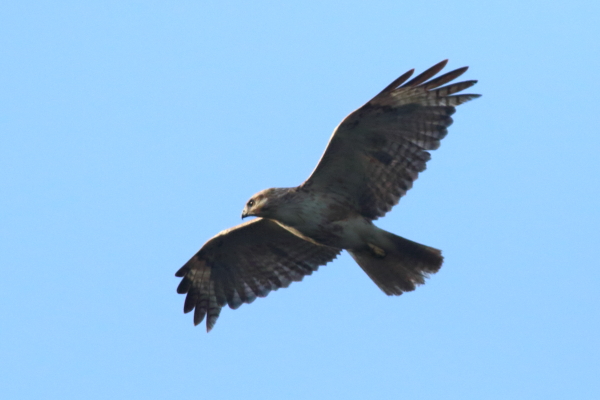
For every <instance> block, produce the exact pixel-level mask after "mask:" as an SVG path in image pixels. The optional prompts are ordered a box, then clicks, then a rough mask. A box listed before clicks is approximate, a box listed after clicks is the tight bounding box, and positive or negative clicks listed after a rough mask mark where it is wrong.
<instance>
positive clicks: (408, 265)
mask: <svg viewBox="0 0 600 400" xmlns="http://www.w3.org/2000/svg"><path fill="white" fill-rule="evenodd" d="M379 232H380V233H381V234H382V237H381V238H380V240H378V243H369V244H368V247H367V248H365V249H360V250H357V249H353V250H349V251H348V252H349V253H350V255H351V256H352V258H354V260H355V261H356V262H357V263H358V265H360V267H361V268H362V269H363V271H365V272H366V273H367V275H369V277H370V278H371V279H372V280H373V282H375V284H377V286H379V288H380V289H381V290H383V292H385V294H387V295H396V296H397V295H401V294H402V293H404V292H410V291H412V290H415V288H416V286H417V285H422V284H423V283H425V278H427V277H428V276H429V274H433V273H436V272H437V271H439V269H440V267H441V266H442V262H443V260H444V258H443V257H442V252H441V251H440V250H438V249H434V248H433V247H429V246H425V245H422V244H419V243H416V242H413V241H411V240H408V239H404V238H402V237H400V236H396V235H394V234H393V233H390V232H386V231H383V230H380V231H379Z"/></svg>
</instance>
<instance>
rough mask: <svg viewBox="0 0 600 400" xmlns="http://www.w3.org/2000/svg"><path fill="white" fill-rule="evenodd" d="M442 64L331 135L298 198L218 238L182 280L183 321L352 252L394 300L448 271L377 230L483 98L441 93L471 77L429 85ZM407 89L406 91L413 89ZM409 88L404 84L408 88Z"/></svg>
mask: <svg viewBox="0 0 600 400" xmlns="http://www.w3.org/2000/svg"><path fill="white" fill-rule="evenodd" d="M446 62H447V60H446V61H442V62H441V63H439V64H436V65H435V66H433V67H431V68H430V69H428V70H427V71H425V72H423V73H422V74H420V75H418V76H417V77H415V78H413V79H412V80H410V81H408V79H409V78H410V76H411V75H412V73H413V71H412V70H411V71H409V72H407V73H405V74H404V75H402V76H401V77H400V78H398V79H396V80H395V81H394V82H392V83H391V84H390V85H388V86H387V87H386V88H385V89H383V90H382V91H381V92H380V93H379V94H378V95H377V96H375V97H374V98H373V99H371V100H370V101H369V102H368V103H367V104H365V105H364V106H362V107H361V108H359V109H358V110H356V111H354V112H353V113H351V114H350V115H348V116H347V117H346V118H345V119H344V120H343V121H342V122H341V123H340V125H339V126H338V127H337V128H336V129H335V131H334V132H333V135H332V137H331V139H330V141H329V144H328V145H327V148H326V149H325V152H324V154H323V156H322V157H321V160H320V161H319V163H318V164H317V167H316V168H315V170H314V171H313V173H312V174H311V176H310V177H309V178H308V179H307V180H306V181H305V182H304V183H303V184H302V185H300V186H298V187H295V188H274V189H266V190H263V191H262V192H259V193H257V194H256V195H254V196H253V197H252V198H251V199H250V200H249V201H248V203H247V204H246V207H245V208H244V211H243V213H242V218H244V217H246V216H257V217H259V218H257V219H255V220H253V221H251V222H250V223H245V224H241V225H238V226H236V227H234V228H231V229H228V230H225V231H223V232H221V233H219V234H218V235H217V236H215V237H214V238H212V239H210V240H209V241H208V242H206V244H205V245H204V246H203V247H202V248H201V249H200V251H198V253H196V255H194V257H192V259H190V261H188V262H187V263H186V264H185V265H184V266H183V267H182V268H181V269H180V270H179V271H177V273H176V276H178V277H182V278H183V279H182V281H181V283H180V285H179V287H178V289H177V291H178V293H187V297H186V301H185V305H184V312H186V313H187V312H190V311H192V310H193V309H195V310H196V311H195V313H194V323H195V324H199V323H200V322H202V320H203V319H204V318H205V316H207V330H210V329H212V327H213V326H214V324H215V322H216V320H217V318H218V316H219V313H220V311H221V308H222V307H223V306H225V305H226V304H227V305H229V306H230V307H231V308H233V309H235V308H237V307H239V306H240V305H241V304H243V303H251V302H252V301H254V299H255V298H256V297H264V296H266V295H267V294H268V293H269V292H270V291H271V290H277V289H278V288H280V287H287V286H288V285H289V284H290V283H291V282H292V281H300V280H302V278H303V277H304V276H305V275H310V274H311V273H312V272H313V271H316V270H317V268H318V267H319V266H321V265H324V264H326V263H327V262H329V261H331V260H333V259H334V258H335V257H336V256H337V255H338V254H339V253H340V252H341V251H342V250H343V249H346V250H348V252H349V253H350V254H351V255H352V257H353V258H354V259H355V260H356V262H357V263H358V264H359V265H360V267H361V268H362V269H363V270H364V271H365V272H366V273H367V274H368V275H369V277H371V279H372V280H373V281H374V282H375V283H376V284H377V285H378V286H379V287H380V288H381V290H383V291H384V292H385V293H386V294H388V295H399V294H402V293H403V292H406V291H410V290H414V289H415V286H416V285H419V284H423V283H424V281H425V278H426V277H427V275H428V274H431V273H435V272H437V271H438V270H439V268H440V267H441V265H442V261H443V258H442V256H441V252H440V251H439V250H437V249H434V248H432V247H428V246H424V245H421V244H419V243H415V242H412V241H410V240H407V239H404V238H402V237H400V236H396V235H394V234H393V233H390V232H386V231H384V230H381V229H379V228H377V227H376V226H375V225H373V223H372V221H373V220H376V219H377V218H379V217H381V216H383V215H385V214H386V213H387V212H388V211H390V210H391V208H392V207H393V206H394V205H395V204H397V203H398V201H399V199H400V197H402V196H403V195H404V194H405V193H406V192H407V191H408V190H409V189H410V188H411V187H412V184H413V182H414V181H415V179H417V177H418V175H419V173H420V172H422V171H423V170H424V169H425V166H426V162H427V161H428V160H429V158H430V155H429V152H428V150H435V149H437V148H438V147H439V145H440V140H441V139H443V138H444V136H446V134H447V127H448V126H450V125H451V124H452V118H451V117H450V116H451V115H452V114H453V113H454V112H455V106H457V105H460V104H462V103H465V102H467V101H469V100H471V99H474V98H476V97H479V95H476V94H455V93H458V92H460V91H462V90H464V89H466V88H469V87H471V86H473V85H474V84H475V83H476V82H477V81H472V80H471V81H464V82H458V83H451V84H449V85H446V86H442V85H445V84H447V83H449V82H451V81H452V80H454V79H456V78H457V77H459V76H460V75H462V74H463V73H464V72H465V71H466V70H467V67H464V68H459V69H457V70H454V71H451V72H449V73H447V74H444V75H441V76H439V77H437V78H434V79H431V78H433V77H434V76H435V75H436V74H437V73H438V72H439V71H441V70H442V69H443V68H444V66H445V65H446ZM407 81H408V82H407ZM405 82H406V83H405Z"/></svg>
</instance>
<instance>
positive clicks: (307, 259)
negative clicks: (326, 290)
mask: <svg viewBox="0 0 600 400" xmlns="http://www.w3.org/2000/svg"><path fill="white" fill-rule="evenodd" d="M340 251H341V249H336V248H332V247H327V246H320V245H317V244H314V243H311V242H308V241H306V240H303V239H301V238H299V237H297V236H295V235H294V234H292V233H290V232H288V231H287V230H285V229H284V228H282V227H280V226H279V225H278V224H277V223H275V222H273V221H270V220H267V219H261V218H258V219H255V220H252V221H250V222H247V223H244V224H241V225H238V226H236V227H234V228H231V229H228V230H225V231H223V232H221V233H219V234H218V235H216V236H215V237H213V238H212V239H210V240H209V241H208V242H206V244H205V245H204V246H202V248H201V249H200V251H198V253H196V255H194V257H192V258H191V259H190V260H189V261H188V262H187V263H186V264H185V265H184V266H183V267H182V268H181V269H180V270H179V271H177V273H176V274H175V275H176V276H178V277H182V278H183V279H182V280H181V283H180V284H179V287H178V288H177V292H178V293H187V296H186V299H185V303H184V309H183V311H184V312H186V313H187V312H190V311H192V310H194V309H195V311H194V324H196V325H198V324H199V323H201V322H202V321H203V320H204V318H205V317H206V327H207V330H209V331H210V330H211V329H212V327H213V326H214V324H215V323H216V321H217V318H218V317H219V313H220V312H221V308H222V307H223V306H225V305H226V304H227V305H229V307H230V308H232V309H236V308H238V307H239V306H241V305H242V304H243V303H251V302H253V301H254V300H255V299H256V298H257V297H265V296H266V295H267V294H268V293H269V292H270V291H272V290H277V289H279V288H281V287H288V286H289V285H290V284H291V283H292V282H298V281H301V280H302V278H304V276H306V275H310V274H312V273H313V271H316V270H317V269H318V268H319V266H321V265H325V264H326V263H328V262H329V261H331V260H333V259H334V258H335V257H336V256H337V255H338V254H339V253H340Z"/></svg>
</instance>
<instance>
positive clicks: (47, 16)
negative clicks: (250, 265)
mask: <svg viewBox="0 0 600 400" xmlns="http://www.w3.org/2000/svg"><path fill="white" fill-rule="evenodd" d="M284 3H285V2H282V1H252V2H241V1H239V2H232V1H220V2H216V1H199V2H198V1H175V2H166V1H164V2H160V1H128V2H124V1H102V2H93V1H85V2H82V1H70V2H68V1H59V2H57V1H47V2H46V1H35V2H32V1H23V0H21V1H5V2H3V3H2V10H1V11H0V398H2V399H169V398H174V399H245V400H252V399H334V398H340V399H342V398H343V399H367V398H394V399H445V400H453V399H461V400H465V399H478V400H479V399H512V400H514V399H528V400H531V399H544V400H550V399H578V400H586V399H594V400H597V399H598V398H600V294H599V292H600V265H599V261H598V252H599V249H600V234H599V233H598V226H599V225H600V207H599V202H600V177H599V175H600V133H599V131H598V116H599V115H600V95H599V93H600V79H599V78H598V77H599V71H600V44H599V43H600V28H599V24H598V21H599V19H600V2H598V1H596V0H589V1H577V0H574V1H554V2H552V1H550V2H548V1H531V2H523V1H510V0H509V1H503V2H475V1H461V0H457V1H452V2H450V1H443V2H442V1H440V2H432V1H381V2H356V1H352V2H341V1H303V2H296V4H295V5H290V4H284ZM445 58H449V59H450V62H449V65H448V67H447V69H446V70H447V71H448V70H450V68H458V67H462V66H464V65H469V66H470V67H471V68H470V69H469V71H468V72H467V73H466V74H465V75H464V78H465V79H479V84H478V85H476V86H475V87H474V88H473V89H472V90H470V91H472V92H475V93H481V94H483V97H482V98H480V99H478V100H475V101H473V102H470V103H468V104H465V105H463V106H460V107H459V109H458V111H457V113H456V114H455V123H454V125H453V126H452V127H451V128H450V133H449V135H448V136H447V137H446V139H445V140H444V141H443V142H442V146H441V148H440V149H439V150H437V151H435V152H434V153H433V158H432V161H431V162H430V163H429V164H428V169H427V171H426V172H425V173H423V174H421V176H420V178H419V180H418V181H417V182H416V184H415V185H414V188H413V189H412V190H411V191H410V192H409V193H408V195H407V196H406V197H404V198H403V199H402V200H401V201H400V204H399V205H398V206H397V207H396V208H395V209H394V210H393V212H391V213H390V214H388V216H386V217H385V218H384V219H381V220H380V221H379V222H378V225H379V226H381V227H382V228H385V229H387V230H390V231H393V232H395V233H397V234H399V235H402V236H404V237H407V238H410V239H412V240H415V241H418V242H421V243H424V244H427V245H430V246H434V247H437V248H440V249H442V250H443V252H444V256H445V260H446V261H445V264H444V266H443V267H442V269H441V270H440V272H439V273H438V274H436V275H434V276H432V277H431V278H430V279H429V280H428V282H427V284H426V285H424V286H421V287H420V288H418V290H416V291H415V292H412V293H409V294H406V295H403V296H401V297H387V296H385V295H384V294H383V293H382V292H380V291H379V289H378V288H377V287H376V286H375V285H374V284H373V283H372V282H371V281H370V280H369V278H368V277H367V276H366V275H365V274H364V273H363V272H362V271H361V269H360V268H359V267H358V266H357V265H356V264H355V263H354V261H353V260H352V259H351V258H350V257H349V256H348V255H347V254H344V255H343V256H341V257H340V258H338V259H337V260H336V261H335V262H333V263H331V264H329V265H327V266H325V267H322V268H321V269H320V270H319V271H318V272H317V273H315V274H314V275H312V276H310V277H307V278H305V280H304V281H303V282H302V283H294V284H292V285H291V286H290V287H289V288H288V289H285V290H280V291H277V292H274V293H271V294H270V295H269V296H268V297H267V298H266V299H258V300H257V301H256V302H254V303H253V304H251V305H244V306H242V307H241V308H240V309H238V310H236V311H232V310H230V309H229V308H226V309H224V310H223V312H222V313H221V317H220V319H219V321H218V323H217V325H216V327H215V329H214V330H213V331H212V332H211V333H210V334H207V333H206V331H205V326H204V324H203V325H202V326H199V327H194V326H193V324H192V316H191V315H184V314H183V313H182V308H183V300H184V296H181V295H178V294H177V293H176V292H175V288H176V287H177V285H178V283H179V279H177V278H175V277H174V273H175V271H176V270H177V269H178V268H179V267H180V266H181V265H183V264H184V263H185V262H186V261H187V260H188V259H189V258H190V257H191V256H192V255H193V254H194V253H195V252H196V251H197V250H198V249H199V248H200V246H201V245H202V244H203V243H204V242H205V241H206V240H207V239H209V238H210V237H212V236H213V235H214V234H216V233H217V232H219V231H220V230H222V229H225V228H228V227H230V226H233V225H236V224H238V223H239V222H240V219H239V218H240V213H241V210H242V208H243V206H244V203H245V202H246V201H247V199H248V198H249V197H250V196H251V195H252V194H253V193H255V192H257V191H259V190H261V189H264V188H267V187H274V186H275V187H276V186H295V185H298V184H300V183H301V182H302V181H303V180H304V179H305V178H306V177H308V175H309V173H310V172H311V171H312V169H313V168H314V166H315V165H316V163H317V161H318V159H319V157H320V155H321V153H322V151H323V150H324V148H325V145H326V143H327V141H328V139H329V136H330V134H331V131H332V130H333V128H334V127H335V126H336V125H337V124H338V123H339V121H340V120H341V119H342V118H343V117H344V116H345V115H347V114H348V113H349V112H351V111H352V110H354V109H356V108H357V107H359V106H360V105H362V104H363V103H365V102H366V101H368V100H369V99H370V98H371V97H372V96H373V95H375V94H376V93H377V92H378V91H379V90H381V89H382V88H383V87H385V86H386V85H387V84H388V83H390V82H391V81H392V80H393V79H395V78H396V77H397V76H399V75H400V74H402V73H404V72H405V71H407V70H409V69H411V68H416V69H417V71H418V72H419V71H422V70H423V69H425V68H428V67H430V66H431V65H433V64H435V63H437V62H439V61H441V60H443V59H445Z"/></svg>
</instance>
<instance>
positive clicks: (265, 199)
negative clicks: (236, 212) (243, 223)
mask: <svg viewBox="0 0 600 400" xmlns="http://www.w3.org/2000/svg"><path fill="white" fill-rule="evenodd" d="M284 191H286V192H287V189H265V190H263V191H261V192H258V193H256V194H255V195H254V196H252V197H251V198H250V200H248V202H247V203H246V206H245V207H244V210H243V211H242V219H244V218H246V217H263V218H269V217H271V216H273V215H274V213H275V211H276V209H277V204H278V201H279V199H280V198H281V196H282V195H283V194H284Z"/></svg>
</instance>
